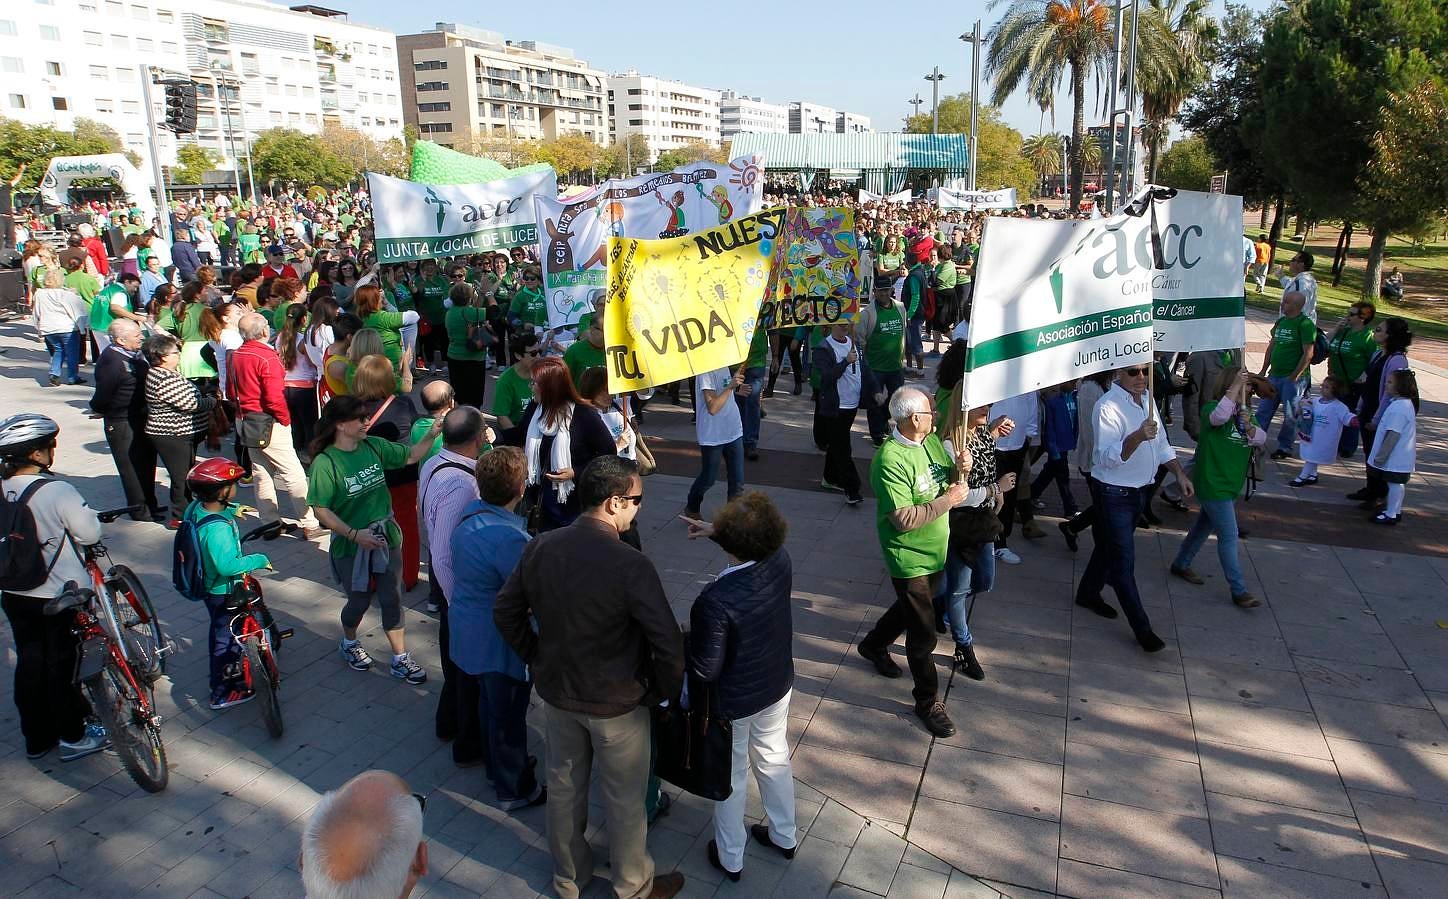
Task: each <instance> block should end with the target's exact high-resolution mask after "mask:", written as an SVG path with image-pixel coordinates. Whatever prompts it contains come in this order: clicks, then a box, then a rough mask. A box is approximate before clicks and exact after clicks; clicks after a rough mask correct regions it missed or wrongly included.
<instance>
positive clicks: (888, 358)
mask: <svg viewBox="0 0 1448 899" xmlns="http://www.w3.org/2000/svg"><path fill="white" fill-rule="evenodd" d="M904 348H905V313H904V311H903V310H902V309H901V308H900V304H899V303H891V304H890V307H889V308H888V309H887V308H885V307H884V306H877V307H875V330H873V331H871V332H870V342H869V343H867V344H866V345H865V362H867V363H868V364H869V366H870V369H871V370H872V371H879V372H887V371H899V370H900V354H901V353H902V352H904Z"/></svg>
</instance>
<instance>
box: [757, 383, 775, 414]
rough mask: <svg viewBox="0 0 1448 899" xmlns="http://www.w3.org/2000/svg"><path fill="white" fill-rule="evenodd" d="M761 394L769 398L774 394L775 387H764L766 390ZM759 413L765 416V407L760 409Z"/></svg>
mask: <svg viewBox="0 0 1448 899" xmlns="http://www.w3.org/2000/svg"><path fill="white" fill-rule="evenodd" d="M759 395H760V396H761V397H763V398H764V399H769V398H770V397H772V396H774V388H773V387H766V388H764V392H763V393H761V394H759ZM759 415H760V417H761V418H763V417H764V410H763V409H761V410H760V411H759Z"/></svg>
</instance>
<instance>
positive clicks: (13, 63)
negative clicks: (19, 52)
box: [0, 56, 25, 75]
mask: <svg viewBox="0 0 1448 899" xmlns="http://www.w3.org/2000/svg"><path fill="white" fill-rule="evenodd" d="M24 71H25V63H24V62H23V61H22V60H21V59H20V57H18V56H5V57H0V72H9V73H11V74H14V75H19V74H20V73H22V72H24Z"/></svg>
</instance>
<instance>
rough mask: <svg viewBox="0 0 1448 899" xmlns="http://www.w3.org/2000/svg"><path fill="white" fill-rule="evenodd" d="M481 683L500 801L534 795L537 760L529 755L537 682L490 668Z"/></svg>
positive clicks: (491, 773)
mask: <svg viewBox="0 0 1448 899" xmlns="http://www.w3.org/2000/svg"><path fill="white" fill-rule="evenodd" d="M477 684H478V721H479V722H481V724H482V730H483V739H484V741H485V742H486V745H487V758H488V762H487V769H488V780H491V781H492V782H493V789H494V790H496V791H497V794H498V801H499V802H511V801H513V800H515V799H530V798H532V796H533V794H534V793H535V792H536V791H537V789H538V778H537V776H536V775H535V774H534V771H533V769H534V767H535V766H536V765H537V760H536V759H530V758H529V757H528V697H529V695H531V694H532V692H533V683H532V682H531V681H525V680H517V679H515V678H512V677H509V676H508V675H506V674H501V673H499V672H496V671H489V672H484V673H483V674H480V675H478V676H477Z"/></svg>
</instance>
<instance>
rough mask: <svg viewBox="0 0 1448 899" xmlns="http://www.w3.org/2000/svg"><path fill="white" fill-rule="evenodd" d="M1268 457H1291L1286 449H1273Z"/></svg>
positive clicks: (1277, 458) (1276, 458)
mask: <svg viewBox="0 0 1448 899" xmlns="http://www.w3.org/2000/svg"><path fill="white" fill-rule="evenodd" d="M1270 458H1272V459H1275V460H1281V459H1291V458H1292V454H1291V453H1289V452H1288V451H1287V450H1280V449H1279V450H1273V451H1272V455H1271V457H1270Z"/></svg>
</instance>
